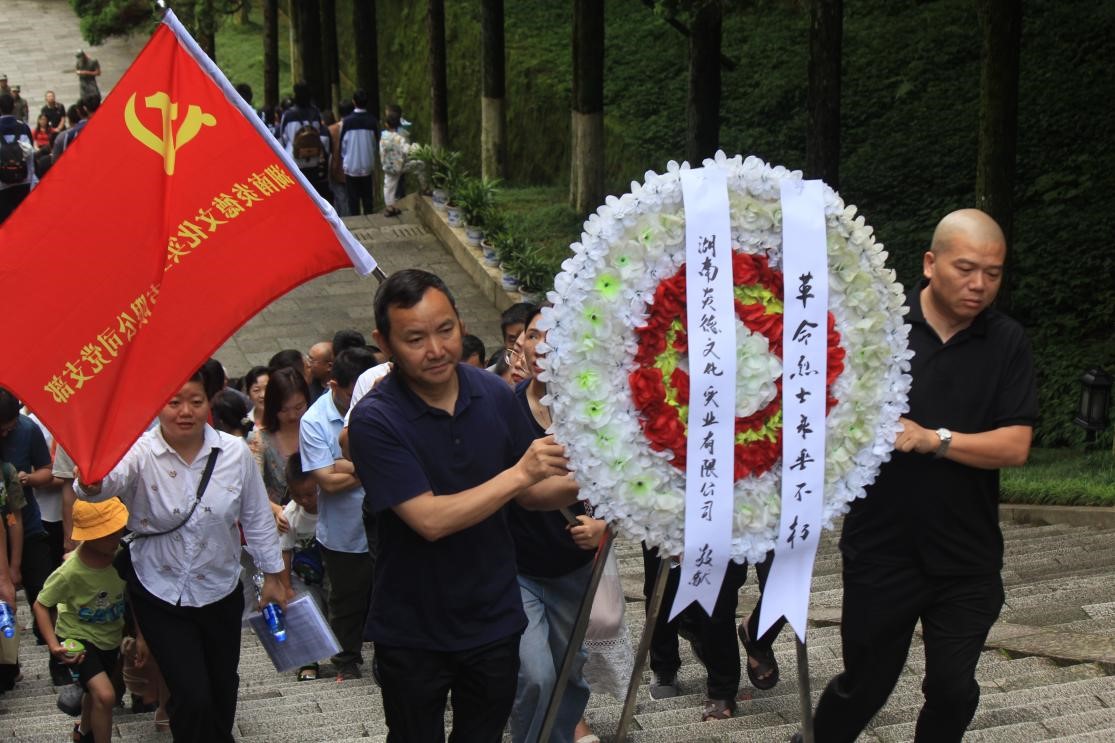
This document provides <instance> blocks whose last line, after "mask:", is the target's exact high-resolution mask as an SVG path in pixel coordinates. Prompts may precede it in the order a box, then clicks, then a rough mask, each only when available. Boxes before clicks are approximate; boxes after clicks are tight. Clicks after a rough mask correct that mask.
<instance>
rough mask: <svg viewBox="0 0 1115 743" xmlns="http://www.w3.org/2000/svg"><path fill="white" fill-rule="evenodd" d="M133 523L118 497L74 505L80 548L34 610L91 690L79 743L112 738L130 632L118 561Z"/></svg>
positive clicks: (51, 643) (54, 650) (61, 656)
mask: <svg viewBox="0 0 1115 743" xmlns="http://www.w3.org/2000/svg"><path fill="white" fill-rule="evenodd" d="M127 523H128V509H127V508H126V507H125V506H124V504H123V503H121V502H120V500H119V499H118V498H111V499H109V500H106V501H103V502H101V503H88V502H86V501H80V500H79V501H77V502H76V503H74V512H73V540H74V541H75V542H80V544H79V545H78V548H77V549H76V550H74V553H73V554H72V555H71V556H70V559H68V560H66V561H65V562H63V563H62V565H60V566H59V567H58V569H57V570H55V571H54V572H53V573H51V574H50V577H49V578H47V580H46V584H45V585H44V586H43V590H42V591H41V592H40V593H39V596H38V599H36V601H35V603H34V605H33V606H32V610H33V611H34V613H35V621H36V623H38V626H39V631H40V632H42V635H43V639H45V640H46V644H47V647H48V648H49V649H50V654H51V655H53V656H54V657H55V658H57V659H58V660H59V661H61V662H62V663H64V664H66V665H67V666H69V667H70V668H71V669H72V670H74V671H76V673H77V677H78V682H79V683H80V684H81V687H82V688H83V689H84V690H85V695H84V697H83V698H82V703H81V722H80V723H78V724H77V725H75V726H74V740H75V741H78V743H86V742H95V743H102V742H103V743H108V741H109V739H110V738H111V735H112V708H113V707H114V706H116V690H115V689H114V688H113V685H112V681H111V679H110V678H109V674H110V673H111V672H112V670H113V669H114V668H116V660H117V656H118V654H119V649H120V639H121V637H122V636H123V632H124V581H123V580H122V579H121V578H120V576H119V575H118V574H117V572H116V568H115V567H113V565H112V558H113V556H115V555H116V550H117V548H118V547H119V546H120V538H121V537H122V536H123V535H124V525H125V524H127ZM55 607H57V610H56V609H55ZM59 638H62V639H59Z"/></svg>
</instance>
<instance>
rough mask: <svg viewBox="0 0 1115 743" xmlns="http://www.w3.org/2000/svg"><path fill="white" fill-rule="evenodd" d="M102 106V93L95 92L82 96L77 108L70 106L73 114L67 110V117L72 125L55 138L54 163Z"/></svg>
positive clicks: (52, 153) (52, 157) (52, 154)
mask: <svg viewBox="0 0 1115 743" xmlns="http://www.w3.org/2000/svg"><path fill="white" fill-rule="evenodd" d="M100 107H101V94H100V93H93V94H92V95H89V96H86V97H85V98H82V99H81V104H80V105H79V106H77V107H76V109H75V107H74V106H71V107H70V111H73V116H71V115H70V111H67V112H66V118H67V119H69V120H70V126H69V127H68V128H66V129H65V130H64V131H62V132H59V133H58V136H56V137H55V138H54V149H53V150H52V151H51V160H52V164H57V163H58V158H60V157H62V153H64V152H65V151H66V149H67V148H69V146H70V145H72V144H73V143H74V140H75V139H77V135H79V134H81V131H82V130H83V129H84V128H85V125H86V124H88V123H89V119H90V117H92V116H93V114H94V113H96V112H97V109H98V108H100ZM75 116H76V117H77V118H76V120H75V118H74V117H75Z"/></svg>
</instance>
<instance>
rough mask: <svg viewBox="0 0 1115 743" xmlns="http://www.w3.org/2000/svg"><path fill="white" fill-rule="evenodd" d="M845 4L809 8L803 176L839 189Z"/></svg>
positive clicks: (818, 2) (814, 3)
mask: <svg viewBox="0 0 1115 743" xmlns="http://www.w3.org/2000/svg"><path fill="white" fill-rule="evenodd" d="M843 35H844V1H843V0H811V1H810V4H809V135H808V137H807V138H806V140H805V174H806V176H807V177H809V178H820V179H822V180H823V181H824V182H825V183H827V184H828V185H830V186H832V188H833V189H834V190H835V189H839V188H840V80H841V75H840V60H841V47H842V40H843Z"/></svg>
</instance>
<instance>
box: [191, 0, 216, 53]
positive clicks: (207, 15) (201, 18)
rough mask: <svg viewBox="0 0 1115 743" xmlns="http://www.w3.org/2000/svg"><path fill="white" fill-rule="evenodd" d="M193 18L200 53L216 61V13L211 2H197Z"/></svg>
mask: <svg viewBox="0 0 1115 743" xmlns="http://www.w3.org/2000/svg"><path fill="white" fill-rule="evenodd" d="M195 7H196V13H195V17H194V33H195V34H196V36H197V43H198V46H200V47H201V51H203V52H205V54H206V55H207V56H208V57H209V59H211V60H213V61H214V62H216V61H217V11H216V9H215V8H214V7H213V0H199V2H198V3H197V5H196V6H195Z"/></svg>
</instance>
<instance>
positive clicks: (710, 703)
mask: <svg viewBox="0 0 1115 743" xmlns="http://www.w3.org/2000/svg"><path fill="white" fill-rule="evenodd" d="M735 711H736V705H735V702H733V701H732V700H731V699H706V700H705V708H704V710H703V711H702V713H701V722H708V721H709V720H730V719H731V718H732V715H733V714H734V713H735Z"/></svg>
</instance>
